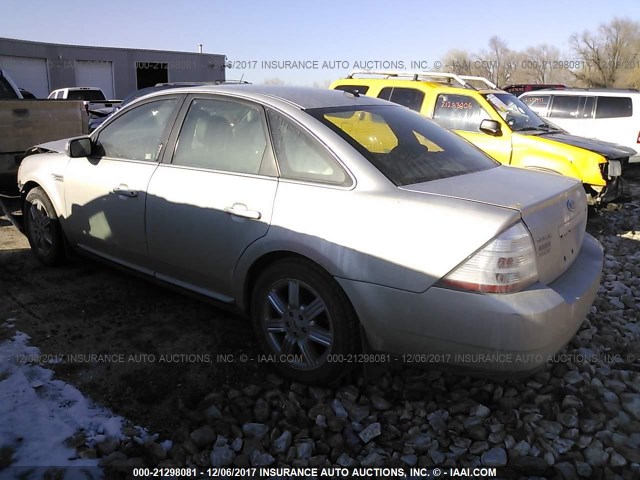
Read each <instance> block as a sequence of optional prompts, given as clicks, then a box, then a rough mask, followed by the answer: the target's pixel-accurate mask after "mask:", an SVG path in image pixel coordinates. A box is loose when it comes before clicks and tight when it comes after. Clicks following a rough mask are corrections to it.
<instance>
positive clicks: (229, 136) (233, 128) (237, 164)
mask: <svg viewBox="0 0 640 480" xmlns="http://www.w3.org/2000/svg"><path fill="white" fill-rule="evenodd" d="M266 149H267V137H266V134H265V130H264V126H263V122H262V111H261V110H260V109H258V108H257V107H255V106H252V105H248V104H245V103H239V102H234V101H227V100H218V99H196V100H194V101H193V102H192V103H191V105H190V107H189V111H188V112H187V116H186V117H185V119H184V123H183V124H182V128H181V129H180V135H179V136H178V143H177V146H176V150H175V153H174V156H173V164H174V165H184V166H188V167H196V168H207V169H212V170H221V171H226V172H236V173H252V174H257V173H258V172H259V171H260V166H261V164H262V159H263V157H264V155H265V151H266Z"/></svg>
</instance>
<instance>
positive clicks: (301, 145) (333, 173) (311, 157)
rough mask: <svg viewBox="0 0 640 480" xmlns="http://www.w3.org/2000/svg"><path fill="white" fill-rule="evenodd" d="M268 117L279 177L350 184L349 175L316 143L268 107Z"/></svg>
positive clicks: (308, 135)
mask: <svg viewBox="0 0 640 480" xmlns="http://www.w3.org/2000/svg"><path fill="white" fill-rule="evenodd" d="M268 117H269V126H270V128H271V135H272V137H273V144H274V147H275V150H276V157H277V160H278V165H279V167H280V175H281V176H282V177H283V178H289V179H292V180H301V181H308V182H320V183H328V184H334V185H342V186H347V185H350V183H351V179H350V177H349V176H348V175H347V173H346V172H345V171H344V170H343V169H342V167H341V166H340V164H339V163H338V162H337V161H336V160H335V159H334V158H333V156H332V155H331V154H330V153H329V152H328V151H327V149H326V148H325V147H324V146H323V145H322V144H321V143H320V142H318V141H317V140H316V139H315V138H313V137H312V136H311V135H310V134H308V133H307V132H305V131H304V130H303V129H301V128H300V127H298V126H297V125H296V124H294V123H293V122H292V121H291V120H289V119H287V118H285V117H284V116H282V115H280V114H279V113H276V112H274V111H272V110H269V112H268Z"/></svg>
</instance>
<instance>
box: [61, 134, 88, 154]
mask: <svg viewBox="0 0 640 480" xmlns="http://www.w3.org/2000/svg"><path fill="white" fill-rule="evenodd" d="M65 153H66V154H67V156H68V157H71V158H80V157H88V156H90V155H91V138H89V137H77V138H72V139H71V140H69V141H68V142H67V147H66V148H65Z"/></svg>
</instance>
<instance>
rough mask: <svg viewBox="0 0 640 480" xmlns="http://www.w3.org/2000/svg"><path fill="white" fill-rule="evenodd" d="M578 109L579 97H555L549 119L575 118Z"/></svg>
mask: <svg viewBox="0 0 640 480" xmlns="http://www.w3.org/2000/svg"><path fill="white" fill-rule="evenodd" d="M579 108H580V97H578V96H577V95H556V96H554V97H553V104H552V105H551V112H549V116H550V117H551V118H577V117H578V109H579Z"/></svg>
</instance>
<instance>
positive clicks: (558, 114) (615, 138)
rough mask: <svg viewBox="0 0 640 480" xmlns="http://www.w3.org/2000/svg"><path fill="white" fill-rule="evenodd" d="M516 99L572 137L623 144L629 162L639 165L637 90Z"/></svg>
mask: <svg viewBox="0 0 640 480" xmlns="http://www.w3.org/2000/svg"><path fill="white" fill-rule="evenodd" d="M520 100H522V102H523V103H525V104H526V105H527V106H528V107H529V108H530V109H531V110H533V111H534V112H535V113H536V114H538V115H540V117H542V118H545V119H546V118H548V119H549V120H551V121H552V122H553V123H554V124H555V125H558V126H559V127H561V128H563V129H565V130H566V131H568V132H569V133H571V134H573V135H580V136H581V137H587V138H597V139H598V140H602V141H605V142H611V143H615V144H618V145H624V146H625V147H627V148H628V149H629V150H631V151H633V154H632V156H631V158H629V163H640V152H638V150H640V91H638V90H635V89H628V88H570V89H565V90H562V91H557V92H556V91H552V90H543V91H538V92H531V93H524V94H522V95H521V96H520Z"/></svg>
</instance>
